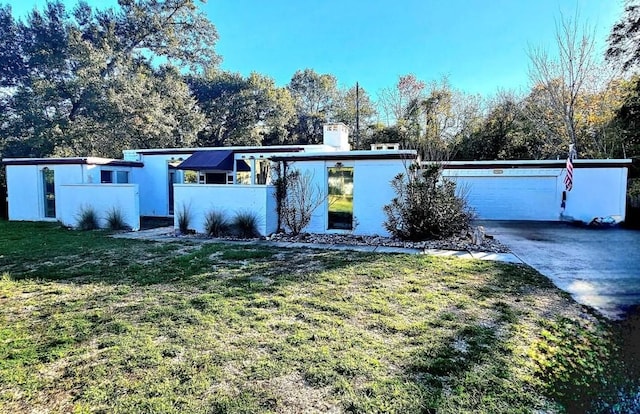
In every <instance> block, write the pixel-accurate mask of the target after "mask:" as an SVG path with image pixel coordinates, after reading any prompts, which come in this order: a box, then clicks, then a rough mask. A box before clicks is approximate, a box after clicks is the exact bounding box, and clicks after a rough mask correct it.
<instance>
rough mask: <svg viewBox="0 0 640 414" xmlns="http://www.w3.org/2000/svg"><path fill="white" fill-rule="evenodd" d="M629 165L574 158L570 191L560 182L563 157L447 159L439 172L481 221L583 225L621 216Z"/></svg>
mask: <svg viewBox="0 0 640 414" xmlns="http://www.w3.org/2000/svg"><path fill="white" fill-rule="evenodd" d="M630 164H631V160H575V161H574V188H573V190H572V191H570V192H565V186H564V177H565V174H566V169H565V161H554V160H552V161H528V160H527V161H452V162H449V163H447V164H446V165H445V166H444V172H443V175H444V176H446V177H449V178H451V179H453V180H455V181H456V183H457V185H458V190H459V191H460V192H461V193H463V194H466V197H467V200H468V201H469V204H470V205H471V207H473V208H474V210H475V211H476V213H477V215H478V218H480V219H485V220H536V221H558V220H579V221H584V222H587V223H588V222H590V221H591V220H592V219H593V218H595V217H605V216H610V215H619V216H622V217H624V215H625V201H626V188H627V187H626V183H627V168H628V167H629V165H630ZM563 193H564V194H563ZM563 196H564V197H566V202H565V209H564V210H563V209H562V207H561V204H562V200H563ZM561 213H562V215H561Z"/></svg>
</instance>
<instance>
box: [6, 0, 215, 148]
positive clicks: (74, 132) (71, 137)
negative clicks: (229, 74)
mask: <svg viewBox="0 0 640 414" xmlns="http://www.w3.org/2000/svg"><path fill="white" fill-rule="evenodd" d="M0 21H2V22H3V23H4V24H5V25H4V29H2V30H4V31H5V34H7V37H6V39H5V38H4V37H3V41H2V47H0V60H2V61H5V60H6V59H14V60H15V61H16V62H17V63H16V64H15V65H13V66H12V67H7V68H4V67H3V69H2V70H1V71H0V80H1V82H2V84H1V85H0V86H3V87H5V88H9V89H5V96H4V97H3V98H4V99H3V104H4V105H5V107H6V112H7V116H6V117H5V122H3V123H2V124H0V133H1V135H2V136H3V137H4V138H5V142H4V143H3V145H2V152H3V153H4V154H5V155H20V156H44V155H50V154H52V153H54V152H55V153H57V154H64V155H80V154H82V155H103V156H119V155H120V151H121V150H122V148H125V147H131V146H176V145H180V146H181V145H185V144H187V145H188V144H190V143H192V142H193V139H194V138H195V132H196V131H197V130H199V129H200V127H201V124H202V118H201V115H199V113H198V110H197V107H196V106H195V101H194V100H193V98H192V97H191V96H190V94H189V90H188V89H187V88H186V85H185V83H184V81H183V80H182V76H181V74H180V73H179V71H178V70H177V69H176V67H181V68H184V69H188V68H191V69H196V68H202V67H203V66H204V65H211V64H214V63H215V62H216V61H217V59H218V58H217V55H216V54H215V52H214V50H213V45H214V44H215V41H216V40H217V33H216V31H215V28H214V27H213V25H212V24H211V23H210V22H208V21H207V20H206V18H204V17H203V16H202V15H201V13H199V12H198V11H197V9H196V6H195V3H194V1H193V0H165V1H157V0H136V1H133V0H129V1H125V0H123V1H121V2H120V7H119V8H117V9H107V10H94V9H92V8H91V7H89V6H88V5H87V4H86V3H84V2H80V3H79V4H78V5H77V6H76V8H75V10H74V11H73V13H72V14H69V13H67V11H66V10H65V7H64V5H63V4H62V3H61V2H58V1H56V2H48V3H47V4H46V6H45V8H44V10H43V11H39V10H37V9H34V10H33V11H32V12H31V13H30V14H29V16H27V19H26V20H25V21H24V22H22V21H19V20H15V19H13V18H12V17H11V15H10V9H9V8H8V7H3V8H1V9H0ZM160 58H162V59H165V60H166V63H165V64H164V65H162V66H161V67H158V64H157V59H160Z"/></svg>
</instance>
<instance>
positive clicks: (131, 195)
mask: <svg viewBox="0 0 640 414" xmlns="http://www.w3.org/2000/svg"><path fill="white" fill-rule="evenodd" d="M138 194H139V193H138V185H137V184H65V185H61V186H60V187H59V189H58V193H57V194H56V210H57V212H58V214H57V216H58V220H60V221H61V222H62V223H63V224H65V225H67V226H73V227H75V226H76V225H77V223H78V217H79V215H80V213H81V212H82V210H83V209H87V208H93V209H94V210H95V212H96V213H97V215H98V219H99V220H98V222H99V225H100V227H106V217H107V215H108V214H109V211H111V210H113V209H115V210H119V211H120V213H121V214H122V216H123V218H124V221H125V222H126V223H127V225H128V226H129V227H131V228H132V229H133V230H139V229H140V204H139V196H138Z"/></svg>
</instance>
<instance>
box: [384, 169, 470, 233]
mask: <svg viewBox="0 0 640 414" xmlns="http://www.w3.org/2000/svg"><path fill="white" fill-rule="evenodd" d="M441 170H442V167H441V166H440V165H437V164H432V165H429V166H427V167H425V168H423V169H420V168H419V167H418V165H416V164H412V165H411V166H410V167H409V168H408V169H407V172H406V174H398V175H397V176H396V177H395V178H394V179H393V180H392V181H391V186H392V187H393V189H394V191H395V193H396V197H395V198H394V199H393V200H391V204H388V205H386V206H384V212H385V215H386V216H387V220H386V221H385V223H384V226H385V228H386V229H387V231H389V233H391V234H392V235H393V236H394V237H397V238H399V239H401V240H413V241H418V240H429V239H438V238H444V237H448V236H451V235H453V234H455V233H458V232H460V231H461V230H465V229H467V228H468V227H469V224H470V222H471V219H472V218H473V213H472V211H471V210H470V208H469V207H468V205H467V202H466V200H465V198H464V197H463V196H457V195H456V185H455V183H454V182H452V181H450V180H448V179H446V178H444V177H442V175H441Z"/></svg>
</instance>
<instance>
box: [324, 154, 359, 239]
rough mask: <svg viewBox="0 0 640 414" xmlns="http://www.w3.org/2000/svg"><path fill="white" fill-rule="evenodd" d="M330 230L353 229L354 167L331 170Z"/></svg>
mask: <svg viewBox="0 0 640 414" xmlns="http://www.w3.org/2000/svg"><path fill="white" fill-rule="evenodd" d="M328 210H329V226H328V227H329V229H341V230H352V229H353V167H346V168H345V167H343V168H329V209H328Z"/></svg>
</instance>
